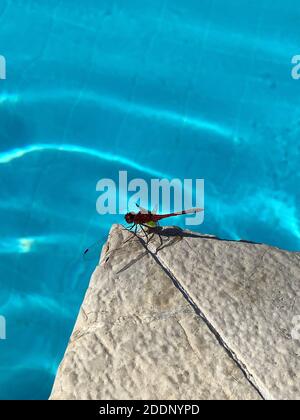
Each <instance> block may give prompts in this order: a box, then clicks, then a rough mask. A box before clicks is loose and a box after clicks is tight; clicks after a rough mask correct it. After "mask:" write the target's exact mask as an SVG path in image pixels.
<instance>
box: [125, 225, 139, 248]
mask: <svg viewBox="0 0 300 420" xmlns="http://www.w3.org/2000/svg"><path fill="white" fill-rule="evenodd" d="M133 228H134V232H133V236H131V237H130V238H128V239H126V241H124V242H123V244H126V242H129V241H130V240H131V239H133V238H134V237H135V236H137V235H136V231H137V228H138V225H136V224H135V223H134V224H133V225H132V226H130V228H125V229H126V230H127V231H128V232H131V230H132V229H133Z"/></svg>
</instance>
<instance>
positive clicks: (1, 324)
mask: <svg viewBox="0 0 300 420" xmlns="http://www.w3.org/2000/svg"><path fill="white" fill-rule="evenodd" d="M0 340H6V319H5V317H4V316H3V315H0Z"/></svg>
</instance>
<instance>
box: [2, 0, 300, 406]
mask: <svg viewBox="0 0 300 420" xmlns="http://www.w3.org/2000/svg"><path fill="white" fill-rule="evenodd" d="M299 21H300V5H299V2H297V1H296V0H285V1H284V2H283V1H282V0H272V1H271V0H259V1H258V0H255V1H254V0H253V1H251V2H250V1H248V0H241V1H236V0H227V1H222V0H202V1H201V2H199V1H196V0H185V1H183V0H163V1H159V0H151V1H143V2H140V1H138V0H127V1H126V2H123V1H121V0H115V1H111V0H101V2H99V1H96V0H85V1H80V0H77V1H75V2H74V1H70V0H64V1H60V0H45V1H43V2H41V1H39V0H30V1H25V0H16V1H14V2H11V1H9V0H2V2H1V4H0V24H1V40H0V54H1V55H3V56H5V58H6V63H7V78H6V80H0V125H1V132H0V181H1V200H0V216H1V218H0V220H1V222H0V227H1V242H0V254H1V260H0V261H1V264H0V278H1V289H0V315H3V316H5V318H6V323H7V325H6V330H7V331H6V333H7V339H6V340H0V370H1V375H0V398H1V399H3V398H12V399H13V398H24V399H35V398H39V399H44V398H47V397H48V396H49V393H50V390H51V386H52V383H53V380H54V376H55V373H56V369H57V366H58V363H59V362H60V360H61V357H62V355H63V352H64V349H65V347H66V344H67V341H68V338H69V335H70V332H71V329H72V327H73V325H74V321H75V319H76V316H77V312H78V308H79V305H80V303H81V301H82V299H83V295H84V292H85V290H86V287H87V285H88V281H89V276H90V273H91V271H92V269H93V268H94V266H95V264H96V263H97V261H95V260H92V259H91V260H83V258H82V250H83V249H85V248H86V247H87V246H88V245H90V244H91V243H93V242H94V241H95V240H97V239H99V241H100V242H103V241H104V240H105V237H106V235H107V232H108V230H109V228H110V226H111V224H112V223H113V222H120V221H121V220H122V216H100V215H98V214H97V213H96V210H95V203H96V199H97V193H96V189H95V187H96V183H97V181H98V180H99V179H100V178H113V179H117V177H118V171H119V170H120V169H124V170H127V171H128V174H129V176H130V177H131V178H135V177H143V178H144V179H146V180H149V179H150V178H151V177H152V174H153V176H155V174H157V172H159V173H164V174H165V173H166V174H168V175H169V176H170V177H172V178H175V177H178V178H204V179H205V208H206V214H205V222H204V224H203V225H202V226H200V227H199V230H200V231H202V232H205V233H211V234H214V235H217V236H220V237H223V238H230V239H239V238H243V239H247V240H253V241H258V242H266V243H268V244H272V245H275V246H279V247H281V248H285V249H289V250H299V248H300V246H299V245H300V227H299V202H300V200H299V157H300V146H299V134H300V108H299V104H298V103H299V94H298V93H299V92H300V80H299V81H297V80H294V79H293V78H292V77H291V68H292V67H291V58H292V56H294V55H295V54H297V53H299V23H298V22H299ZM174 223H176V222H175V221H174Z"/></svg>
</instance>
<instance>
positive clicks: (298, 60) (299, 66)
mask: <svg viewBox="0 0 300 420" xmlns="http://www.w3.org/2000/svg"><path fill="white" fill-rule="evenodd" d="M292 64H294V66H293V68H292V73H291V74H292V78H293V79H294V80H299V79H300V55H299V54H298V55H294V56H293V57H292Z"/></svg>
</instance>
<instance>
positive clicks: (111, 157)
mask: <svg viewBox="0 0 300 420" xmlns="http://www.w3.org/2000/svg"><path fill="white" fill-rule="evenodd" d="M44 151H59V152H66V153H79V154H83V155H87V156H91V157H93V158H97V159H101V160H106V161H109V162H117V163H119V164H122V165H126V166H129V167H130V168H132V169H136V170H137V171H140V172H143V173H146V174H148V175H151V176H155V177H158V178H171V176H170V175H168V174H164V173H163V172H159V171H157V170H155V169H153V168H150V167H147V166H144V165H141V164H139V163H137V162H135V161H133V160H131V159H128V158H126V157H124V156H120V155H115V154H113V153H109V152H104V151H101V150H97V149H92V148H88V147H83V146H78V145H73V144H42V143H39V144H30V145H27V146H24V147H22V148H17V149H11V150H8V151H6V152H2V153H0V164H5V163H10V162H13V161H14V160H16V159H20V158H22V157H24V156H26V155H28V154H30V153H36V152H44Z"/></svg>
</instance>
